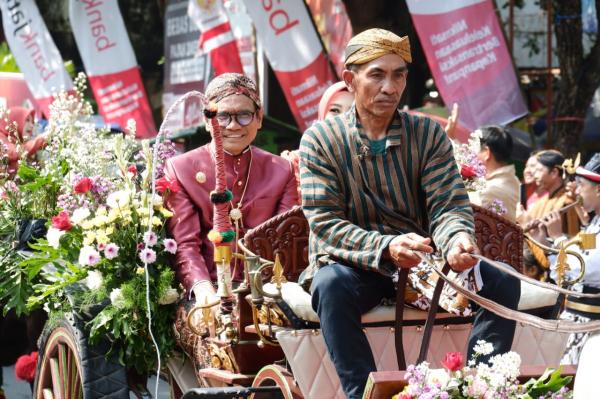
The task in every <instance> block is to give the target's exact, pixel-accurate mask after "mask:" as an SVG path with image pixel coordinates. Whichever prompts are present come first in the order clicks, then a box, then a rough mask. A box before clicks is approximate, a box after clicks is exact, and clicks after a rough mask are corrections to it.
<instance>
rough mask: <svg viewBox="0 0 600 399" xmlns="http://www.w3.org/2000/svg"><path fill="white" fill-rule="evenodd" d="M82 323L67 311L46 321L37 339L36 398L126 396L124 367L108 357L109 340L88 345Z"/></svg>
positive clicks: (89, 398)
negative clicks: (59, 316) (48, 321)
mask: <svg viewBox="0 0 600 399" xmlns="http://www.w3.org/2000/svg"><path fill="white" fill-rule="evenodd" d="M82 324H83V323H82V322H81V321H79V319H78V318H77V317H76V316H74V315H72V314H67V315H65V316H64V317H61V318H60V319H58V320H55V321H53V322H52V323H51V324H47V325H46V327H45V328H44V331H43V332H42V336H41V338H40V355H39V358H38V364H37V372H36V378H35V385H34V395H35V396H34V397H35V398H36V399H83V398H85V399H93V398H109V397H110V398H119V399H120V398H123V399H125V398H129V387H128V386H127V375H126V372H125V368H124V367H123V366H122V365H120V364H119V363H118V362H117V361H116V359H114V357H112V358H109V359H107V358H106V357H105V356H106V353H107V352H108V349H109V346H108V343H106V342H103V343H100V344H99V345H94V346H90V345H88V343H87V337H86V335H85V334H84V332H83V329H82V328H81V325H82Z"/></svg>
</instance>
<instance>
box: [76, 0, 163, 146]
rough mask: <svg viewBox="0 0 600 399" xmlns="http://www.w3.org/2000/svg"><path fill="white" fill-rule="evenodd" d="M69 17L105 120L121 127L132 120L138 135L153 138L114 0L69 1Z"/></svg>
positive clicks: (153, 130)
mask: <svg viewBox="0 0 600 399" xmlns="http://www.w3.org/2000/svg"><path fill="white" fill-rule="evenodd" d="M69 19H70V20H71V28H72V29H73V35H74V36H75V41H76V42H77V47H78V48H79V53H80V54H81V59H82V60H83V65H84V66H85V70H86V72H87V75H88V78H89V80H90V86H91V88H92V91H93V92H94V97H95V98H96V101H97V103H98V111H99V112H100V114H101V115H102V116H103V117H104V119H105V121H106V122H108V123H117V124H119V125H120V126H121V127H123V128H124V127H125V126H126V125H127V121H128V120H129V119H134V120H135V122H136V125H137V137H138V138H149V137H154V136H155V135H156V126H155V125H154V120H153V118H152V110H151V109H150V104H149V103H148V99H147V97H146V90H145V89H144V84H143V83H142V78H141V76H140V71H139V69H138V66H137V61H136V59H135V54H134V52H133V48H132V47H131V42H130V41H129V36H128V35H127V30H126V29H125V24H124V23H123V17H122V16H121V11H120V10H119V5H118V4H117V0H70V1H69Z"/></svg>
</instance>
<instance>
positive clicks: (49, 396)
mask: <svg viewBox="0 0 600 399" xmlns="http://www.w3.org/2000/svg"><path fill="white" fill-rule="evenodd" d="M42 394H43V395H44V399H54V395H53V394H52V390H50V389H49V388H45V389H44V390H43V391H42Z"/></svg>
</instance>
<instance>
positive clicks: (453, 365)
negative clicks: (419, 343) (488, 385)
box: [442, 352, 463, 371]
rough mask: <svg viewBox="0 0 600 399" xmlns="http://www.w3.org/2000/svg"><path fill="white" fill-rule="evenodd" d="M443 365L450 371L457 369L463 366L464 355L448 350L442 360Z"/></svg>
mask: <svg viewBox="0 0 600 399" xmlns="http://www.w3.org/2000/svg"><path fill="white" fill-rule="evenodd" d="M442 365H443V366H444V367H445V368H446V369H447V370H448V371H457V370H460V369H461V368H462V367H463V357H462V353H460V352H448V353H446V357H445V358H444V360H442Z"/></svg>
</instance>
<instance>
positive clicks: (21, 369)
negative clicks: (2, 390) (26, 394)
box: [15, 352, 38, 382]
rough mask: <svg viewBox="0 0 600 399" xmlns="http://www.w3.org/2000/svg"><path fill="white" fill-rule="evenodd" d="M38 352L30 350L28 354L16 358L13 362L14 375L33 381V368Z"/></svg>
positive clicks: (35, 366) (35, 364)
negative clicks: (14, 362)
mask: <svg viewBox="0 0 600 399" xmlns="http://www.w3.org/2000/svg"><path fill="white" fill-rule="evenodd" d="M37 360H38V353H37V352H31V353H30V354H29V355H23V356H21V357H19V358H18V359H17V363H16V364H15V375H16V377H17V378H18V379H20V380H23V381H27V382H33V380H34V379H35V369H36V368H37Z"/></svg>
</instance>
